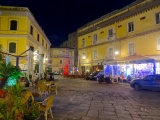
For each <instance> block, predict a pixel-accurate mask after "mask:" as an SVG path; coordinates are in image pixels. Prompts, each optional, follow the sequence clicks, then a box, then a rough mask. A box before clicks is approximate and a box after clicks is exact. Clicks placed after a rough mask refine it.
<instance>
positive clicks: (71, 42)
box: [60, 32, 78, 67]
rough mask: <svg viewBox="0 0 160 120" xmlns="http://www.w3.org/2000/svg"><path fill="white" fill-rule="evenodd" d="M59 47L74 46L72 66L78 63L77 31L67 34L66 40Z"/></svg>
mask: <svg viewBox="0 0 160 120" xmlns="http://www.w3.org/2000/svg"><path fill="white" fill-rule="evenodd" d="M60 47H68V48H74V49H75V51H74V66H75V67H77V64H78V38H77V32H73V33H70V34H69V35H68V40H66V41H64V42H63V43H62V44H61V45H60Z"/></svg>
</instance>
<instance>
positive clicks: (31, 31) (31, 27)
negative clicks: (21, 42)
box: [30, 25, 33, 35]
mask: <svg viewBox="0 0 160 120" xmlns="http://www.w3.org/2000/svg"><path fill="white" fill-rule="evenodd" d="M30 34H31V35H33V26H32V25H31V26H30Z"/></svg>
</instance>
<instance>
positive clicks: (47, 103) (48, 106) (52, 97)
mask: <svg viewBox="0 0 160 120" xmlns="http://www.w3.org/2000/svg"><path fill="white" fill-rule="evenodd" d="M47 99H48V100H47V102H46V110H48V109H50V108H51V106H52V104H53V100H54V96H51V97H49V98H47Z"/></svg>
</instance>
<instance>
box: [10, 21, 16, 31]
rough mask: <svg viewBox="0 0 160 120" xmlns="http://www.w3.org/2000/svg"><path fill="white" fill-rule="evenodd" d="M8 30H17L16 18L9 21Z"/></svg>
mask: <svg viewBox="0 0 160 120" xmlns="http://www.w3.org/2000/svg"><path fill="white" fill-rule="evenodd" d="M10 30H17V21H16V20H12V21H10Z"/></svg>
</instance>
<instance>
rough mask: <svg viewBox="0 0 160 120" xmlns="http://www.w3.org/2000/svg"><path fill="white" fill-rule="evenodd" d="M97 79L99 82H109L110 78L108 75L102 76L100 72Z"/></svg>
mask: <svg viewBox="0 0 160 120" xmlns="http://www.w3.org/2000/svg"><path fill="white" fill-rule="evenodd" d="M97 81H98V82H99V83H102V82H106V83H111V80H110V78H109V77H106V78H104V75H102V74H101V75H99V76H98V77H97Z"/></svg>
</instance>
